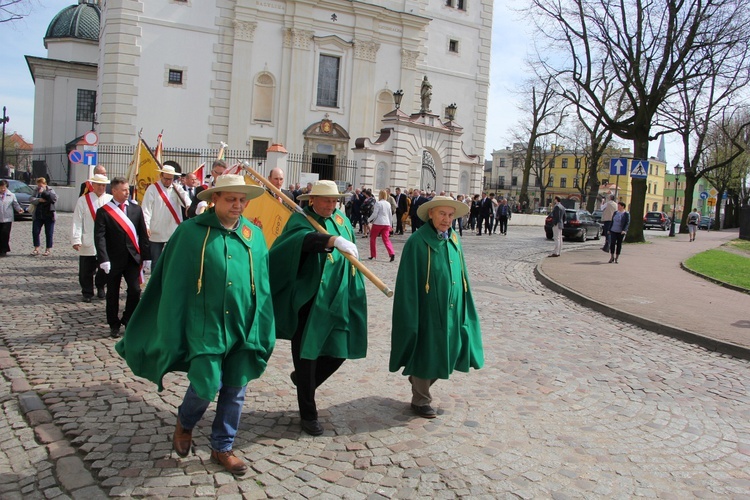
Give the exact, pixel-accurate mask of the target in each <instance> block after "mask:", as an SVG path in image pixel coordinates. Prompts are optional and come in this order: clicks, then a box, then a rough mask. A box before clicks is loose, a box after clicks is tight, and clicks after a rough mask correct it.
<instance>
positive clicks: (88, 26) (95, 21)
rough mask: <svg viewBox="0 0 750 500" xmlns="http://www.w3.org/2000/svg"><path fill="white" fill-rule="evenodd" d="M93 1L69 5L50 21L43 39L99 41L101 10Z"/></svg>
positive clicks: (83, 0) (84, 0)
mask: <svg viewBox="0 0 750 500" xmlns="http://www.w3.org/2000/svg"><path fill="white" fill-rule="evenodd" d="M94 1H95V0H88V1H87V0H78V5H70V6H68V7H65V8H64V9H63V10H61V11H60V12H58V14H57V15H56V16H55V17H54V18H53V19H52V22H50V23H49V27H48V28H47V33H46V34H45V35H44V39H45V40H47V39H50V38H77V39H79V40H92V41H95V42H96V41H98V40H99V20H100V18H101V14H102V12H101V9H100V8H99V6H98V5H96V4H95V3H94Z"/></svg>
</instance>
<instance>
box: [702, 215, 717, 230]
mask: <svg viewBox="0 0 750 500" xmlns="http://www.w3.org/2000/svg"><path fill="white" fill-rule="evenodd" d="M713 227H714V220H713V219H712V218H711V217H708V216H707V215H704V216H703V217H701V220H700V221H698V229H706V230H709V229H711V228H713Z"/></svg>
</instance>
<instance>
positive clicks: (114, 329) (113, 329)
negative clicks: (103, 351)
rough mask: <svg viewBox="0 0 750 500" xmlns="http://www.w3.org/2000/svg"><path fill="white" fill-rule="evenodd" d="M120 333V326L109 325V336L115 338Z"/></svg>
mask: <svg viewBox="0 0 750 500" xmlns="http://www.w3.org/2000/svg"><path fill="white" fill-rule="evenodd" d="M120 335H122V334H121V333H120V327H119V326H111V327H109V336H110V337H112V338H113V339H116V338H118V337H120Z"/></svg>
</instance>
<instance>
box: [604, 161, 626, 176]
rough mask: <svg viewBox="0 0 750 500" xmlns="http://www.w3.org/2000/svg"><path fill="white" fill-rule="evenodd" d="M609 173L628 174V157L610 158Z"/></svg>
mask: <svg viewBox="0 0 750 500" xmlns="http://www.w3.org/2000/svg"><path fill="white" fill-rule="evenodd" d="M609 175H628V159H627V158H612V159H611V160H609Z"/></svg>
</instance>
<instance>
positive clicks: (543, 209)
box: [534, 207, 548, 215]
mask: <svg viewBox="0 0 750 500" xmlns="http://www.w3.org/2000/svg"><path fill="white" fill-rule="evenodd" d="M534 213H535V214H542V215H544V214H546V213H548V211H547V207H539V208H536V209H534Z"/></svg>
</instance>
